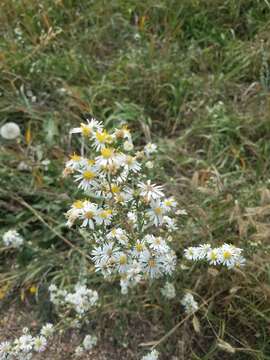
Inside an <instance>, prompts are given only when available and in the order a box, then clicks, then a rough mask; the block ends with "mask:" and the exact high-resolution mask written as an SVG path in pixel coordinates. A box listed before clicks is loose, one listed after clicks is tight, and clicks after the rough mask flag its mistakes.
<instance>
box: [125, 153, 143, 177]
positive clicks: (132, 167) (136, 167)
mask: <svg viewBox="0 0 270 360" xmlns="http://www.w3.org/2000/svg"><path fill="white" fill-rule="evenodd" d="M122 165H123V166H124V169H125V170H126V171H132V172H134V173H137V172H139V171H140V170H141V165H140V164H139V163H138V161H137V160H136V158H135V157H134V156H131V155H123V162H122Z"/></svg>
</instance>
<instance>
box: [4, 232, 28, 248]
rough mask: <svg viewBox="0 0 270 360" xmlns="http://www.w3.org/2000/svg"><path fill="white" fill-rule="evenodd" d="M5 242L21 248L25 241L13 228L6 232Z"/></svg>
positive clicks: (7, 244) (6, 244)
mask: <svg viewBox="0 0 270 360" xmlns="http://www.w3.org/2000/svg"><path fill="white" fill-rule="evenodd" d="M3 243H4V244H5V246H12V247H15V248H19V247H20V246H21V245H22V244H23V243H24V239H23V237H22V236H21V235H20V234H19V233H18V232H17V231H16V230H13V229H11V230H8V231H7V232H5V233H4V235H3Z"/></svg>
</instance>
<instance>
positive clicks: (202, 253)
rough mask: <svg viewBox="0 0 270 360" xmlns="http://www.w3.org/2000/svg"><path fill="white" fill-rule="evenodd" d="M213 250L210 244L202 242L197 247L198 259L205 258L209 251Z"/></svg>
mask: <svg viewBox="0 0 270 360" xmlns="http://www.w3.org/2000/svg"><path fill="white" fill-rule="evenodd" d="M210 250H212V248H211V245H210V244H202V245H200V246H199V247H198V248H197V252H198V259H199V260H203V259H205V258H206V257H207V254H208V252H209V251H210Z"/></svg>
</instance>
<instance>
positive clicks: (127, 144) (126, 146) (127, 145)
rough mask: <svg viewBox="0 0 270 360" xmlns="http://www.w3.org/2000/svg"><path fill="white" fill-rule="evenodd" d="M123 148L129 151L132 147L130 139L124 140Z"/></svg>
mask: <svg viewBox="0 0 270 360" xmlns="http://www.w3.org/2000/svg"><path fill="white" fill-rule="evenodd" d="M123 148H124V150H125V151H131V150H133V148H134V145H133V143H132V142H131V141H128V140H126V141H125V142H124V144H123Z"/></svg>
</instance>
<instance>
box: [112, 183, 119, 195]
mask: <svg viewBox="0 0 270 360" xmlns="http://www.w3.org/2000/svg"><path fill="white" fill-rule="evenodd" d="M111 190H112V193H113V194H117V193H119V192H120V188H119V186H117V185H116V184H112V185H111Z"/></svg>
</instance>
